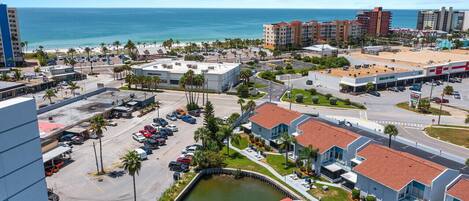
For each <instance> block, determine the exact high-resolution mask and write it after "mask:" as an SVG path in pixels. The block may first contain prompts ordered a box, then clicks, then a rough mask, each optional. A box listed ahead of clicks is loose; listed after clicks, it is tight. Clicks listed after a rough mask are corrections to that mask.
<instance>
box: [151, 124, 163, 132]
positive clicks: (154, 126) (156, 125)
mask: <svg viewBox="0 0 469 201" xmlns="http://www.w3.org/2000/svg"><path fill="white" fill-rule="evenodd" d="M151 126H153V128H155V129H156V131H158V132H159V131H160V130H161V129H162V128H163V127H162V126H160V125H158V124H155V123H152V124H151Z"/></svg>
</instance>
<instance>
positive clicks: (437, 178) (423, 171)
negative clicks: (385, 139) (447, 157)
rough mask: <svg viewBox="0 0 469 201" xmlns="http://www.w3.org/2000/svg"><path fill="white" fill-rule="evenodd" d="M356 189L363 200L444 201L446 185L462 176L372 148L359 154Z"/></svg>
mask: <svg viewBox="0 0 469 201" xmlns="http://www.w3.org/2000/svg"><path fill="white" fill-rule="evenodd" d="M354 161H356V162H357V164H352V166H354V168H353V172H355V173H356V174H357V183H356V185H355V188H356V189H359V190H360V194H361V195H362V196H367V195H372V196H375V197H376V198H377V200H383V201H401V200H429V201H440V200H443V199H444V194H445V189H446V185H447V184H448V183H450V182H451V181H452V180H454V179H455V178H456V177H457V176H458V174H459V173H458V171H456V170H452V169H448V168H446V167H444V166H441V165H439V164H436V163H434V162H431V161H427V160H425V159H422V158H419V157H417V156H414V155H411V154H409V153H405V152H400V151H396V150H393V149H390V148H387V147H384V146H381V145H377V144H369V145H367V146H365V147H364V148H362V149H360V150H359V151H358V152H357V159H356V160H354Z"/></svg>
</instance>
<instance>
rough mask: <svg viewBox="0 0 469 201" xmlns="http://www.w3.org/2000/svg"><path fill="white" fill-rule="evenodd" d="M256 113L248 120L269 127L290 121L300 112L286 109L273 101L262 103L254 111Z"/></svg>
mask: <svg viewBox="0 0 469 201" xmlns="http://www.w3.org/2000/svg"><path fill="white" fill-rule="evenodd" d="M254 112H255V113H256V114H255V115H254V116H252V117H251V118H250V119H249V120H250V121H251V122H254V123H256V124H258V125H260V126H262V127H264V128H268V129H271V128H273V127H275V126H277V125H279V124H286V125H290V123H291V122H292V121H293V120H295V119H297V118H298V117H300V116H301V113H299V112H296V111H293V110H287V109H285V108H282V107H279V106H277V105H276V104H273V103H264V104H262V105H260V106H259V107H258V108H256V110H255V111H254Z"/></svg>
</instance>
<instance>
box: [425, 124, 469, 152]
mask: <svg viewBox="0 0 469 201" xmlns="http://www.w3.org/2000/svg"><path fill="white" fill-rule="evenodd" d="M425 132H427V134H428V135H430V136H432V137H434V138H436V139H440V140H443V141H446V142H450V143H453V144H457V145H460V146H463V147H466V148H469V128H468V129H467V130H465V129H457V127H454V128H437V127H428V128H425Z"/></svg>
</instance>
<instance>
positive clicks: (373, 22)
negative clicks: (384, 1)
mask: <svg viewBox="0 0 469 201" xmlns="http://www.w3.org/2000/svg"><path fill="white" fill-rule="evenodd" d="M391 20H392V14H391V11H383V8H382V7H376V8H374V9H373V10H363V11H360V12H358V14H357V21H358V22H359V23H360V24H362V25H363V30H364V33H365V34H367V35H368V36H387V35H388V34H389V28H390V27H391Z"/></svg>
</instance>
